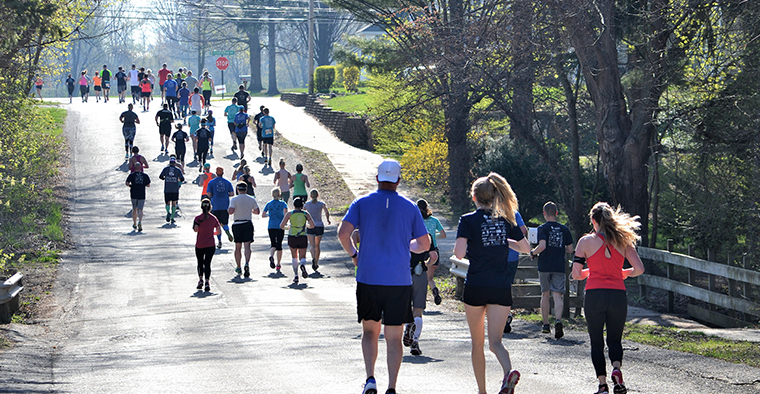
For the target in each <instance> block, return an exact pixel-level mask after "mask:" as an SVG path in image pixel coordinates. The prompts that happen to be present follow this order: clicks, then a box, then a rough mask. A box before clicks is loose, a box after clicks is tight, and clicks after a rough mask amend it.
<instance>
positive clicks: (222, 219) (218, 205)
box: [206, 167, 235, 249]
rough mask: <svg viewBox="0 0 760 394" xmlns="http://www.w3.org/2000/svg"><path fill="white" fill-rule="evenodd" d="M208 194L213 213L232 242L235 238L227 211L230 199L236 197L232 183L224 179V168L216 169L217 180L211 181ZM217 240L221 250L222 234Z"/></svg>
mask: <svg viewBox="0 0 760 394" xmlns="http://www.w3.org/2000/svg"><path fill="white" fill-rule="evenodd" d="M206 194H207V195H208V196H209V198H210V199H211V213H212V214H213V215H214V216H216V218H217V219H218V220H219V223H220V224H221V225H222V229H224V232H225V233H227V239H229V241H230V242H232V240H233V239H234V238H232V234H230V228H229V226H227V224H228V223H229V220H230V214H229V212H227V209H228V208H229V207H230V197H233V196H235V189H234V188H233V187H232V183H231V182H230V181H228V180H226V179H224V168H222V167H216V178H214V179H212V180H211V181H209V183H208V187H207V188H206ZM216 238H217V240H218V242H219V243H218V244H217V245H216V248H217V249H221V248H222V234H217V235H216Z"/></svg>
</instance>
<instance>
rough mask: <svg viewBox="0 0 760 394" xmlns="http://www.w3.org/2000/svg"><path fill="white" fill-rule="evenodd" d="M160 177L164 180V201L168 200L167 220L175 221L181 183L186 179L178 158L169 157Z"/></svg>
mask: <svg viewBox="0 0 760 394" xmlns="http://www.w3.org/2000/svg"><path fill="white" fill-rule="evenodd" d="M158 178H159V179H161V180H163V181H164V201H165V202H166V221H167V222H172V223H174V216H175V215H176V214H177V203H178V202H179V185H180V182H184V181H185V176H184V175H182V170H180V169H179V168H178V167H177V159H175V158H174V157H170V158H169V165H168V166H166V167H164V169H163V171H161V175H159V176H158Z"/></svg>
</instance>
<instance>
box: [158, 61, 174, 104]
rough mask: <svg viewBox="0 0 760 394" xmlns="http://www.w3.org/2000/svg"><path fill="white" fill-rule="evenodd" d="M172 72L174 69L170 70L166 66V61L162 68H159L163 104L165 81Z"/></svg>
mask: <svg viewBox="0 0 760 394" xmlns="http://www.w3.org/2000/svg"><path fill="white" fill-rule="evenodd" d="M171 73H172V70H169V69H168V68H166V63H164V64H163V65H162V66H161V69H160V70H158V86H159V87H160V88H161V104H162V105H163V103H164V82H166V77H167V76H168V75H169V74H171Z"/></svg>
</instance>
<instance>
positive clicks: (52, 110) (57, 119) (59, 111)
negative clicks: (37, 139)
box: [42, 107, 66, 137]
mask: <svg viewBox="0 0 760 394" xmlns="http://www.w3.org/2000/svg"><path fill="white" fill-rule="evenodd" d="M42 111H43V112H45V113H47V114H48V115H50V116H51V117H52V118H53V122H54V124H55V127H54V128H53V129H52V130H49V131H50V134H52V135H53V136H56V137H58V136H60V135H62V134H63V122H65V121H66V110H65V109H63V108H57V107H48V108H42Z"/></svg>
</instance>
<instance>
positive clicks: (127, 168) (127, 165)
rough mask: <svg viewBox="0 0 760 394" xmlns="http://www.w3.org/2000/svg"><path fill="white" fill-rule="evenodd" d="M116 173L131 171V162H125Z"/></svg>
mask: <svg viewBox="0 0 760 394" xmlns="http://www.w3.org/2000/svg"><path fill="white" fill-rule="evenodd" d="M116 171H121V172H127V171H129V162H127V161H124V163H121V165H120V166H119V167H117V168H116Z"/></svg>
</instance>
